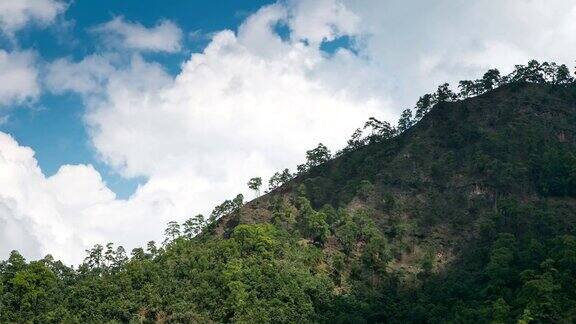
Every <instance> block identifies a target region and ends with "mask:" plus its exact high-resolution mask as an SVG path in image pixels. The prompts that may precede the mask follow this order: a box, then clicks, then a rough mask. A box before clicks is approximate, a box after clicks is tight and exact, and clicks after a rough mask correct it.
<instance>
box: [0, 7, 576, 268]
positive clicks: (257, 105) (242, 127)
mask: <svg viewBox="0 0 576 324" xmlns="http://www.w3.org/2000/svg"><path fill="white" fill-rule="evenodd" d="M527 35H529V36H530V37H527ZM574 35H576V4H575V3H574V2H573V1H572V0H546V1H544V0H534V1H525V0H509V1H506V2H502V1H501V0H485V1H454V0H439V1H402V0H389V1H381V0H364V1H356V0H281V1H278V2H273V1H232V0H226V1H218V2H214V1H184V0H179V1H176V0H165V1H144V0H99V1H90V0H35V1H0V259H3V258H5V256H6V255H7V253H9V251H10V250H12V249H18V250H20V251H21V252H22V253H23V254H24V255H25V256H28V257H29V258H38V257H42V256H44V255H45V254H47V253H50V254H52V255H54V257H56V258H59V259H62V260H64V261H65V262H69V263H75V262H78V261H79V260H82V258H83V253H84V250H85V249H86V248H89V247H90V246H92V245H93V244H96V243H100V244H102V243H105V242H116V243H117V244H121V245H123V246H125V247H126V249H127V250H130V249H131V248H133V247H137V246H142V245H144V244H146V242H147V241H149V240H161V236H162V231H163V228H164V226H165V224H166V223H167V222H168V221H172V220H176V221H180V222H182V221H184V220H186V219H187V218H188V217H190V216H193V215H196V214H197V213H203V214H209V213H210V211H211V209H212V208H213V207H214V206H215V205H217V204H219V203H221V202H222V201H223V200H225V199H229V198H232V197H235V196H236V195H237V194H238V193H242V194H244V196H245V197H246V198H247V199H249V198H252V197H254V193H253V192H251V191H250V190H249V189H248V188H247V186H246V183H247V181H248V180H249V179H250V178H251V177H255V176H261V177H262V178H263V180H264V184H266V183H267V179H269V178H270V176H271V175H272V174H274V172H276V171H278V170H283V169H285V168H290V169H292V170H293V169H294V168H295V166H296V165H298V164H300V163H302V162H303V159H304V155H305V153H304V152H305V151H306V150H308V149H310V148H313V147H315V146H316V145H317V144H318V143H319V142H322V143H323V144H325V145H327V146H328V147H329V148H330V149H331V150H332V152H334V151H336V150H337V149H339V148H341V147H343V146H344V145H345V144H346V141H347V139H348V137H349V136H350V135H351V134H352V133H353V131H354V130H355V129H356V128H357V127H360V126H361V125H363V123H364V122H365V121H366V120H367V119H368V118H369V117H376V118H378V119H380V120H386V121H389V122H390V123H391V124H395V123H396V121H397V119H398V117H399V114H400V112H401V111H402V110H404V109H405V108H408V107H411V106H413V104H414V102H415V101H416V100H417V99H418V97H419V96H420V95H422V94H424V93H428V92H431V91H434V90H435V88H436V87H437V86H438V85H439V84H442V83H444V82H449V83H450V84H452V85H455V84H457V82H458V81H459V80H464V79H475V78H478V77H481V75H482V74H483V73H484V72H485V71H486V70H487V69H490V68H498V69H500V70H501V71H502V72H503V73H507V72H509V71H510V70H511V69H513V67H514V65H515V64H522V63H526V62H527V61H528V60H530V59H537V60H541V61H542V60H547V61H555V62H557V63H565V64H568V65H569V66H571V67H573V66H574V63H573V62H574V56H573V55H574V54H573V53H576V38H575V37H574ZM38 166H39V167H38ZM262 189H263V190H262V191H264V190H265V189H266V188H262Z"/></svg>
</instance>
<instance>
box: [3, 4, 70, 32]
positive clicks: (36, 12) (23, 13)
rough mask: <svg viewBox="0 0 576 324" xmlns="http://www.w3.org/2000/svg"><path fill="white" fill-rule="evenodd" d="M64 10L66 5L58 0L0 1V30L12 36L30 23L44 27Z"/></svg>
mask: <svg viewBox="0 0 576 324" xmlns="http://www.w3.org/2000/svg"><path fill="white" fill-rule="evenodd" d="M65 9H66V5H65V4H64V2H62V1H59V0H6V1H0V30H2V32H4V33H6V34H8V35H12V34H13V33H14V32H16V31H18V30H19V29H22V28H23V27H25V26H26V25H27V24H28V23H31V22H33V23H36V24H39V25H41V26H46V25H48V24H50V23H52V22H54V20H55V19H56V17H57V16H58V15H59V14H60V13H62V12H64V10H65Z"/></svg>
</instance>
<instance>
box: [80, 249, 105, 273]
mask: <svg viewBox="0 0 576 324" xmlns="http://www.w3.org/2000/svg"><path fill="white" fill-rule="evenodd" d="M103 251H104V248H103V247H102V245H100V244H96V245H94V247H92V249H90V250H86V253H87V254H88V255H87V256H86V258H85V259H84V264H86V265H87V266H88V269H92V270H96V269H100V268H101V267H102V266H103V264H104V258H103V256H102V252H103Z"/></svg>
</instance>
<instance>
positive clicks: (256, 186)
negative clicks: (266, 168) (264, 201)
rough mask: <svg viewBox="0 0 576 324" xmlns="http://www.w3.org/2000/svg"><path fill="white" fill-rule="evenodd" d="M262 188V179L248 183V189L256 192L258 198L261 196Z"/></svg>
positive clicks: (255, 179) (258, 178)
mask: <svg viewBox="0 0 576 324" xmlns="http://www.w3.org/2000/svg"><path fill="white" fill-rule="evenodd" d="M261 186H262V178H260V177H256V178H252V179H250V181H248V188H250V189H252V190H254V192H255V193H256V197H259V196H260V187H261Z"/></svg>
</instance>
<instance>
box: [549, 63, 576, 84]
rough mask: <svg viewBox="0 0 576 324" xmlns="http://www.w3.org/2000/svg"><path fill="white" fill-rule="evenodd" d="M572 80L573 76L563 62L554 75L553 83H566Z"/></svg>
mask: <svg viewBox="0 0 576 324" xmlns="http://www.w3.org/2000/svg"><path fill="white" fill-rule="evenodd" d="M571 82H574V78H572V76H571V75H570V70H569V69H568V67H567V66H566V65H564V64H562V65H560V66H559V67H558V69H557V70H556V73H555V75H554V80H553V83H555V84H568V83H571Z"/></svg>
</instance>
